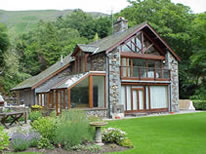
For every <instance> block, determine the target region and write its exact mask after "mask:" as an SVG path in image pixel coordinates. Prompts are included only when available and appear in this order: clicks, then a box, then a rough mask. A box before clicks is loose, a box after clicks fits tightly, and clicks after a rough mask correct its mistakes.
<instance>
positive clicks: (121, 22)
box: [114, 17, 128, 33]
mask: <svg viewBox="0 0 206 154" xmlns="http://www.w3.org/2000/svg"><path fill="white" fill-rule="evenodd" d="M126 29H128V21H127V20H126V19H125V18H124V17H119V18H118V19H117V21H116V22H115V23H114V33H117V32H123V31H125V30H126Z"/></svg>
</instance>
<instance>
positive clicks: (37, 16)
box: [0, 10, 106, 34]
mask: <svg viewBox="0 0 206 154" xmlns="http://www.w3.org/2000/svg"><path fill="white" fill-rule="evenodd" d="M72 11H73V10H62V11H61V10H35V11H29V10H28V11H4V10H0V22H2V23H4V24H6V25H7V27H8V29H9V33H10V34H11V33H12V34H19V33H23V32H26V31H28V30H31V29H33V28H34V27H35V25H36V24H37V23H38V21H39V20H43V21H52V20H55V19H56V18H57V17H59V16H66V15H67V14H69V13H71V12H72ZM88 13H89V14H91V15H92V16H94V17H99V16H105V15H106V14H103V13H99V12H88Z"/></svg>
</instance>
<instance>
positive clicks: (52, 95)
mask: <svg viewBox="0 0 206 154" xmlns="http://www.w3.org/2000/svg"><path fill="white" fill-rule="evenodd" d="M51 97H52V98H51V99H52V100H51V102H52V108H54V91H52V94H51Z"/></svg>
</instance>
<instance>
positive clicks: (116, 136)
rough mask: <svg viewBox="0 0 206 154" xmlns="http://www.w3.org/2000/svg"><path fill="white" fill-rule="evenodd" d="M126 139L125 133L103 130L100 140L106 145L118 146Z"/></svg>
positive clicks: (110, 129) (119, 130) (114, 129)
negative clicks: (114, 144)
mask: <svg viewBox="0 0 206 154" xmlns="http://www.w3.org/2000/svg"><path fill="white" fill-rule="evenodd" d="M125 138H126V133H125V132H124V131H122V130H121V129H118V128H107V129H104V131H103V135H102V139H103V141H104V142H106V143H116V144H120V142H122V141H123V140H124V139H125Z"/></svg>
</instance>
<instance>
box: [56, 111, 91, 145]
mask: <svg viewBox="0 0 206 154" xmlns="http://www.w3.org/2000/svg"><path fill="white" fill-rule="evenodd" d="M93 138H94V131H93V128H91V127H90V125H89V120H88V119H87V116H86V114H85V113H84V112H83V111H78V110H69V111H65V112H63V113H62V114H61V115H60V116H59V117H58V127H57V129H56V131H55V140H54V141H55V143H56V144H60V145H62V146H63V147H64V148H65V149H69V148H71V147H72V146H75V145H78V144H82V143H83V142H86V141H93Z"/></svg>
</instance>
